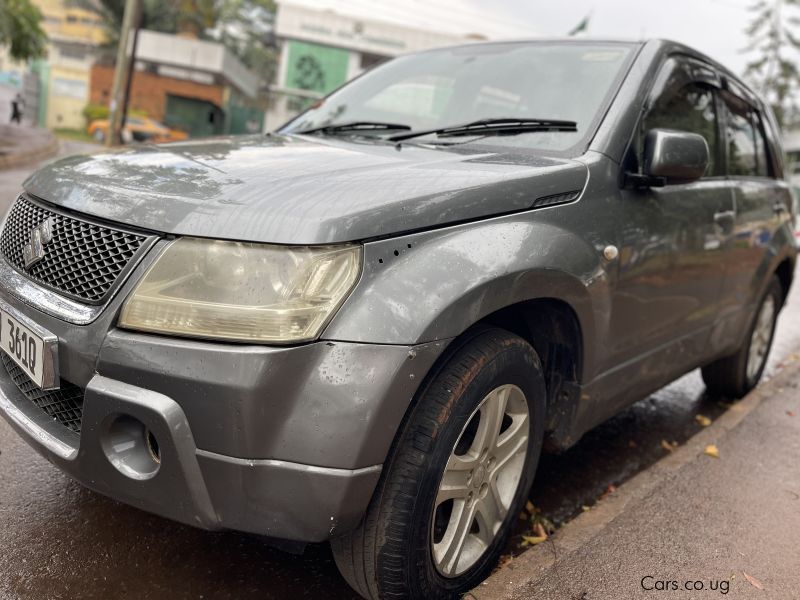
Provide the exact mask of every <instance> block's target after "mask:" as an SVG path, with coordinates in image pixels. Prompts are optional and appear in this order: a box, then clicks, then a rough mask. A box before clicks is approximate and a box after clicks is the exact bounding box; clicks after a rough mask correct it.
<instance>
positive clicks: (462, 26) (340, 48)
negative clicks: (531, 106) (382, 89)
mask: <svg viewBox="0 0 800 600" xmlns="http://www.w3.org/2000/svg"><path fill="white" fill-rule="evenodd" d="M432 4H433V3H426V4H425V6H427V10H434V8H436V9H439V10H441V12H438V13H428V14H423V13H424V10H418V8H417V6H415V5H416V2H414V1H413V0H412V1H410V2H407V3H401V4H398V3H394V4H393V5H391V6H389V5H387V3H379V2H374V3H369V4H368V5H364V4H358V3H354V2H349V3H348V2H347V1H342V0H278V12H277V15H276V20H275V35H276V38H277V41H278V45H279V47H280V63H279V67H278V72H277V77H276V82H275V84H274V86H273V87H272V89H271V92H270V102H269V106H270V108H269V111H268V112H267V118H266V122H265V126H266V129H267V130H273V129H275V128H276V127H279V126H280V125H281V124H283V123H284V122H286V121H287V120H288V119H289V118H291V117H292V116H293V115H295V114H296V113H297V112H299V111H300V110H302V109H303V108H305V107H306V106H307V105H308V104H309V103H311V102H313V99H315V98H319V97H321V96H324V95H325V94H327V93H329V92H331V91H333V90H334V89H336V88H337V87H339V86H340V85H342V84H343V83H345V82H346V81H348V80H349V79H352V78H353V77H355V76H356V75H358V74H359V73H361V72H362V71H364V70H365V69H368V68H370V67H373V66H375V65H377V64H379V63H381V62H383V61H385V60H387V59H389V58H392V57H394V56H397V55H399V54H405V53H408V52H415V51H419V50H425V49H428V48H434V47H437V46H447V45H453V44H460V43H465V42H468V41H471V40H472V41H474V40H476V39H478V40H480V39H487V38H498V37H512V36H517V37H519V36H522V35H525V34H526V33H527V34H529V32H524V31H522V30H520V29H517V28H516V27H515V26H514V25H513V24H511V23H502V22H498V21H497V19H496V17H491V16H487V15H482V14H479V13H475V12H472V13H466V14H465V13H464V11H458V10H457V7H455V6H452V7H446V6H444V5H441V4H440V6H438V7H432V6H431V5H432ZM445 4H446V3H445ZM365 7H366V8H365ZM389 8H391V9H392V10H391V11H390V10H388V9H389ZM415 11H416V12H418V13H420V14H418V15H416V18H415V15H414V14H413V13H414V12H415ZM437 14H440V15H441V20H440V21H438V22H437V20H436V16H437ZM448 16H449V17H450V18H448Z"/></svg>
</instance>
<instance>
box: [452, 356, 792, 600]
mask: <svg viewBox="0 0 800 600" xmlns="http://www.w3.org/2000/svg"><path fill="white" fill-rule="evenodd" d="M799 384H800V364H798V362H796V361H795V362H791V363H789V364H788V366H786V367H785V369H784V370H783V371H781V372H780V373H779V374H778V375H777V376H776V377H775V378H774V379H772V380H771V381H769V382H768V383H767V384H765V385H763V387H761V388H759V389H757V390H756V391H755V392H753V393H752V394H750V395H749V396H748V397H747V398H745V399H744V400H742V401H741V402H739V403H737V404H735V405H734V406H733V407H732V408H730V409H729V410H728V411H727V412H726V413H725V414H724V415H723V416H721V417H720V418H719V419H717V421H715V422H714V424H713V425H712V426H710V427H708V428H707V429H704V430H703V431H701V432H700V433H699V434H698V435H696V436H695V437H694V438H692V439H691V440H690V441H689V442H688V443H687V444H686V445H685V446H683V447H681V448H679V449H678V450H676V451H675V452H673V453H672V454H670V455H668V456H667V457H666V458H664V459H663V460H661V461H660V462H659V463H657V464H655V465H654V466H653V467H651V468H650V469H647V470H646V471H644V472H642V473H641V474H639V475H637V476H636V477H635V478H633V479H632V480H630V481H629V482H628V483H626V484H624V485H622V486H621V487H620V488H619V489H618V490H617V491H616V492H615V493H613V494H612V495H610V496H609V497H608V498H607V499H605V500H603V501H602V502H600V503H599V504H598V505H596V506H595V507H593V508H592V509H591V510H589V511H588V512H585V513H583V514H582V515H580V516H579V517H578V518H577V519H575V520H574V521H572V522H570V523H568V524H567V525H566V526H565V527H564V528H562V529H561V530H560V531H559V532H557V533H556V534H555V535H554V536H553V537H552V538H551V539H550V540H548V541H547V542H545V543H543V544H541V545H539V546H537V547H535V548H533V549H531V550H529V551H528V552H526V553H524V554H523V555H521V556H519V557H517V558H516V559H514V560H513V561H511V562H510V563H509V564H508V565H507V566H505V567H504V568H501V569H500V570H499V571H497V573H495V575H493V576H492V577H491V578H489V579H488V580H487V581H486V582H485V583H484V584H483V585H482V586H480V587H479V588H477V589H475V590H473V592H472V593H471V594H468V595H467V596H466V598H467V599H468V600H494V599H499V598H511V599H514V600H522V599H533V598H535V599H536V600H556V599H557V600H565V599H570V600H572V599H575V600H606V599H615V598H663V599H672V598H675V599H678V598H697V599H700V598H715V597H727V598H736V599H739V598H745V599H748V598H761V599H775V600H788V599H793V598H800V388H799V387H798V385H799ZM708 444H715V445H716V446H717V447H718V449H719V458H713V457H711V456H708V455H707V454H705V453H704V450H705V448H706V446H707V445H708ZM745 573H746V574H747V575H745ZM659 582H667V583H659ZM671 582H674V583H671ZM687 586H688V587H689V588H690V589H689V591H687V589H686V587H687ZM701 586H702V587H701ZM759 586H760V588H762V589H760V588H759ZM645 588H648V589H645ZM676 588H677V589H676ZM710 588H714V589H710ZM725 590H727V593H725Z"/></svg>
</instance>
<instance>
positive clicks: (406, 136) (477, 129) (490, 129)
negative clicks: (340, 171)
mask: <svg viewBox="0 0 800 600" xmlns="http://www.w3.org/2000/svg"><path fill="white" fill-rule="evenodd" d="M529 131H578V124H577V123H576V122H575V121H559V120H557V119H521V118H518V117H513V118H502V119H481V120H479V121H472V122H471V123H465V124H464V125H451V126H450V127H439V128H437V129H424V130H420V131H409V132H408V133H400V134H397V135H392V136H389V138H388V139H389V140H391V141H393V142H402V141H403V140H410V139H411V138H415V137H421V136H423V135H433V134H436V135H438V136H439V137H455V136H458V135H484V134H491V133H500V134H517V133H526V132H529Z"/></svg>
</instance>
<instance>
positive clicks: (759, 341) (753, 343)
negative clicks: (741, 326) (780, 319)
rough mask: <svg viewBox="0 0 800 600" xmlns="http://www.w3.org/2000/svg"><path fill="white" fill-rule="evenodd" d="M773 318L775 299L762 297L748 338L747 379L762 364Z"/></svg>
mask: <svg viewBox="0 0 800 600" xmlns="http://www.w3.org/2000/svg"><path fill="white" fill-rule="evenodd" d="M774 320H775V299H774V298H773V297H772V296H771V295H770V296H767V297H766V298H765V299H764V303H763V304H762V305H761V310H760V311H758V317H756V324H755V327H754V328H753V335H752V337H751V338H750V349H749V350H748V353H747V379H748V381H751V382H752V381H753V380H754V379H755V378H756V377H757V376H758V372H759V371H760V370H761V368H762V367H763V366H764V363H765V362H766V360H767V354H768V353H769V347H770V342H771V341H772V331H773V321H774Z"/></svg>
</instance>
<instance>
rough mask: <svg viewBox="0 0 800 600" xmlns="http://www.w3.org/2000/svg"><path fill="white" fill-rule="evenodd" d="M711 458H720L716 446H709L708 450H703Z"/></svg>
mask: <svg viewBox="0 0 800 600" xmlns="http://www.w3.org/2000/svg"><path fill="white" fill-rule="evenodd" d="M703 452H705V453H706V454H708V455H709V456H713V457H714V458H719V448H717V447H716V446H715V445H714V444H709V445H708V446H706V449H705V450H703Z"/></svg>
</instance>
